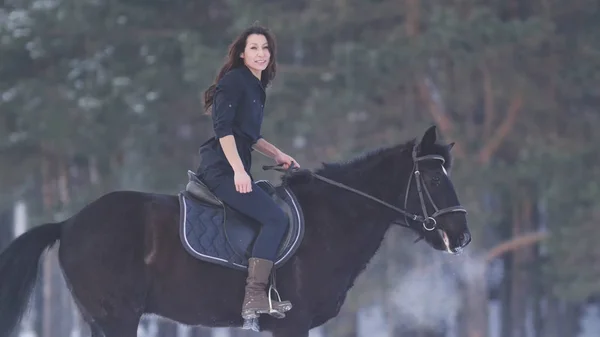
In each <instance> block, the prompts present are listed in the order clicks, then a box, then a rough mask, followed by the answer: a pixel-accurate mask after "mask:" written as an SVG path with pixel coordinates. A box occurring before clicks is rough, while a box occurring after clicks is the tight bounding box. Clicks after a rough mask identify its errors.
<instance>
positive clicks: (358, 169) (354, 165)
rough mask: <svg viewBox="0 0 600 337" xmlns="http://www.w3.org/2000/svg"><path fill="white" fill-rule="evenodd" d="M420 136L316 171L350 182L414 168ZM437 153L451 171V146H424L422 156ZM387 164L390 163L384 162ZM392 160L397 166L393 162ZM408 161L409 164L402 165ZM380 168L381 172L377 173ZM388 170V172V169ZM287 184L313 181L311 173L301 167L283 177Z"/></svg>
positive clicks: (437, 144)
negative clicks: (413, 159) (365, 175)
mask: <svg viewBox="0 0 600 337" xmlns="http://www.w3.org/2000/svg"><path fill="white" fill-rule="evenodd" d="M415 144H416V139H411V140H409V141H407V142H405V143H403V144H399V145H393V146H386V147H379V148H376V149H373V150H369V151H366V152H364V153H362V154H359V155H357V156H355V157H353V158H350V159H348V160H342V161H337V162H322V163H321V167H319V168H316V169H315V170H313V172H314V173H316V174H318V175H321V176H323V177H327V178H330V179H336V180H337V181H340V182H348V181H349V180H354V179H357V178H359V177H361V178H363V179H364V178H365V177H364V174H365V173H366V172H368V173H369V174H371V175H372V174H374V173H379V174H386V175H388V176H393V175H394V174H395V173H396V172H398V171H403V168H404V167H408V166H406V165H409V163H410V167H412V162H411V161H410V159H411V158H410V156H411V153H412V150H413V147H414V145H415ZM426 154H436V155H440V156H442V157H443V158H444V160H445V162H444V168H445V169H446V170H448V171H450V168H451V166H452V156H451V154H450V148H449V147H448V146H447V145H443V144H439V143H436V144H433V145H431V146H428V147H426V148H423V149H422V150H421V152H419V155H426ZM382 163H385V164H386V165H381V164H382ZM391 163H394V164H397V165H390V164H391ZM404 163H406V165H402V164H404ZM373 170H377V171H380V172H374V171H373ZM385 170H387V171H385ZM282 179H283V181H284V183H286V184H292V185H293V184H299V183H300V184H301V183H306V182H307V180H310V172H308V171H307V170H300V171H298V172H293V173H290V174H287V175H285V176H284V177H282Z"/></svg>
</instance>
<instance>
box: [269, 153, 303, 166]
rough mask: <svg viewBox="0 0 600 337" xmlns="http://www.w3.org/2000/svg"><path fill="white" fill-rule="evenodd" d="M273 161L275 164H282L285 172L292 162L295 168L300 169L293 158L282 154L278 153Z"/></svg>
mask: <svg viewBox="0 0 600 337" xmlns="http://www.w3.org/2000/svg"><path fill="white" fill-rule="evenodd" d="M273 159H275V162H276V163H277V164H283V168H285V169H286V170H287V169H288V168H289V167H290V165H292V162H293V163H294V165H295V166H296V168H300V164H298V162H297V161H296V160H295V159H294V158H292V157H290V156H288V155H287V154H285V153H283V152H279V153H278V154H277V155H276V156H275V158H273Z"/></svg>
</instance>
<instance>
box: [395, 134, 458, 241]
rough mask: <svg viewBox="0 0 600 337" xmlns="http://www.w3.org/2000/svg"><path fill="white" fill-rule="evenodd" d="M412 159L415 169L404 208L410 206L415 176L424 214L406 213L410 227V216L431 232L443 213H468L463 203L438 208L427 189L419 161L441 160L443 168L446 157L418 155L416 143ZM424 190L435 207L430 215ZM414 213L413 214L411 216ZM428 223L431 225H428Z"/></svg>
mask: <svg viewBox="0 0 600 337" xmlns="http://www.w3.org/2000/svg"><path fill="white" fill-rule="evenodd" d="M412 159H413V169H412V174H411V175H410V177H409V178H408V183H407V184H406V193H405V194H404V208H405V209H407V208H408V207H407V206H408V193H409V192H410V185H411V182H412V179H413V176H414V177H415V183H416V185H417V193H418V195H419V203H420V204H421V211H422V212H423V215H415V214H410V213H409V214H405V216H404V222H405V224H406V225H407V226H408V227H410V225H408V220H407V219H406V217H407V216H408V217H410V218H411V219H412V220H414V221H418V222H421V223H422V224H423V228H424V229H425V230H426V231H428V232H430V231H432V230H434V229H436V228H437V221H436V220H435V218H436V217H438V216H440V215H443V214H448V213H453V212H463V213H467V210H466V209H465V208H464V207H462V206H461V205H456V206H449V207H446V208H442V209H440V208H438V207H437V205H436V204H435V201H433V198H432V197H431V193H429V189H427V185H425V181H424V180H423V176H422V175H421V171H420V170H419V162H421V161H424V160H439V161H440V162H441V165H442V168H443V166H444V163H445V161H446V160H445V159H444V157H442V156H440V155H437V154H428V155H425V156H421V157H417V145H415V146H414V147H413V149H412ZM423 191H424V192H425V195H426V196H427V199H429V202H430V203H431V206H432V207H433V209H434V212H433V214H431V215H428V214H427V207H426V206H425V198H424V197H423ZM410 215H412V216H410ZM428 224H429V225H430V226H428Z"/></svg>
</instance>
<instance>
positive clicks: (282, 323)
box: [264, 300, 311, 337]
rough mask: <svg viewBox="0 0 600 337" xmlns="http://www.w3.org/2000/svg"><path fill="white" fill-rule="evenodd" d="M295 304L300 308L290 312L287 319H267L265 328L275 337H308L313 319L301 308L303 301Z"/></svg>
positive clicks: (297, 301)
mask: <svg viewBox="0 0 600 337" xmlns="http://www.w3.org/2000/svg"><path fill="white" fill-rule="evenodd" d="M295 302H296V303H298V306H297V307H294V309H292V310H291V311H288V312H287V313H286V314H288V315H287V317H286V318H285V319H274V318H271V317H266V318H265V322H264V323H265V324H264V325H265V328H266V329H267V330H270V331H271V333H272V334H273V337H308V332H309V330H310V324H311V319H310V318H309V315H308V312H307V311H305V310H302V309H301V308H300V306H301V301H300V300H296V301H295ZM266 320H268V321H266Z"/></svg>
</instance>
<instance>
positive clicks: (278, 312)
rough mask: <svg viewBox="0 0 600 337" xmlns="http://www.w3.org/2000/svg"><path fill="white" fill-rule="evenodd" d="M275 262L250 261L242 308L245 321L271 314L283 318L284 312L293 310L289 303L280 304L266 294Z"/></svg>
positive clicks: (263, 260) (256, 259)
mask: <svg viewBox="0 0 600 337" xmlns="http://www.w3.org/2000/svg"><path fill="white" fill-rule="evenodd" d="M272 268H273V262H272V261H269V260H265V259H259V258H255V257H251V258H250V259H249V260H248V277H247V278H246V294H245V296H244V304H243V306H242V317H243V318H244V319H250V318H256V317H258V315H260V314H269V315H271V316H273V317H277V318H283V317H285V314H284V312H286V311H289V310H290V309H291V308H292V304H291V303H290V302H289V301H283V302H279V301H276V300H274V299H271V303H270V305H269V297H268V295H267V292H266V288H267V284H268V281H269V276H270V275H271V269H272Z"/></svg>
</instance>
